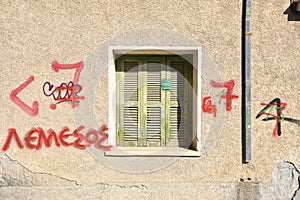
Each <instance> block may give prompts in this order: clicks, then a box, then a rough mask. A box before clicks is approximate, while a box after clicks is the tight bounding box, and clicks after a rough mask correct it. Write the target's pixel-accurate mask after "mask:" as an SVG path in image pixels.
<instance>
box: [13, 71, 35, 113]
mask: <svg viewBox="0 0 300 200" xmlns="http://www.w3.org/2000/svg"><path fill="white" fill-rule="evenodd" d="M32 81H34V77H33V76H30V77H29V78H28V79H27V80H26V81H25V82H24V83H22V84H21V85H20V86H19V87H17V88H16V89H14V90H13V91H12V92H11V93H10V99H11V100H12V101H13V102H14V103H15V104H17V106H19V107H20V108H21V109H22V110H24V111H25V112H26V113H27V114H29V115H31V116H36V115H38V113H39V108H38V105H39V104H38V102H37V101H34V102H33V103H32V106H31V107H29V106H28V105H27V104H25V103H24V102H23V101H22V100H21V99H20V98H19V97H17V95H18V94H19V93H20V92H21V91H22V90H23V89H24V88H26V87H27V86H28V85H29V84H30V83H31V82H32Z"/></svg>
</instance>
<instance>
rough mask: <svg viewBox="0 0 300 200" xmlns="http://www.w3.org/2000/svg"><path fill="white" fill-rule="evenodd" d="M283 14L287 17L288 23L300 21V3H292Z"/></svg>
mask: <svg viewBox="0 0 300 200" xmlns="http://www.w3.org/2000/svg"><path fill="white" fill-rule="evenodd" d="M283 14H286V15H288V21H300V1H299V0H298V1H292V2H291V5H290V6H289V7H288V9H286V11H284V13H283Z"/></svg>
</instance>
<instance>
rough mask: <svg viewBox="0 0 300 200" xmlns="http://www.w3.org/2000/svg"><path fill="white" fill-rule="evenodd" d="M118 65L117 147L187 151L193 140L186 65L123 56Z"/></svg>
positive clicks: (177, 59) (156, 58)
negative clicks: (149, 147) (185, 149)
mask: <svg viewBox="0 0 300 200" xmlns="http://www.w3.org/2000/svg"><path fill="white" fill-rule="evenodd" d="M165 64H167V65H168V66H169V67H166V65H165ZM118 65H120V66H121V68H120V69H118V70H119V71H118V72H120V74H119V73H117V80H123V82H122V81H121V84H119V87H118V89H117V93H118V94H117V99H118V100H119V103H118V107H117V111H118V114H119V115H120V116H117V122H118V124H119V127H118V129H117V130H118V137H119V139H118V140H117V141H119V142H118V145H120V146H165V145H167V146H184V147H186V141H191V138H190V137H189V136H192V133H191V131H192V128H191V126H192V115H191V114H192V107H191V105H192V103H191V102H190V101H191V100H192V99H191V97H192V96H191V94H192V91H189V90H190V89H187V88H189V87H187V86H188V85H187V84H189V82H190V83H192V77H193V76H192V67H191V66H190V65H189V64H188V62H186V61H185V60H183V59H182V58H180V57H178V56H137V57H134V56H124V57H123V59H121V61H120V62H118ZM121 71H123V74H122V72H121ZM120 77H123V79H122V78H120ZM184 77H185V78H187V79H188V81H185V80H184ZM162 83H164V86H163V87H162V85H161V84H162ZM169 83H170V90H169V89H168V88H169V87H168V84H169ZM122 99H123V100H122ZM187 119H188V120H187ZM188 124H190V125H188ZM120 130H121V131H120ZM122 130H123V131H122ZM187 135H189V136H187Z"/></svg>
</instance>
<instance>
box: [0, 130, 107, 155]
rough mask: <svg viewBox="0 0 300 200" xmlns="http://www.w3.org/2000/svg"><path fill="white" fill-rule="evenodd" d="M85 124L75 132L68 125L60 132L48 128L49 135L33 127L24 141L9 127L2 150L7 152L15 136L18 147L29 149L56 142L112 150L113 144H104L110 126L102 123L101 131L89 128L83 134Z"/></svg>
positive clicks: (78, 146)
mask: <svg viewBox="0 0 300 200" xmlns="http://www.w3.org/2000/svg"><path fill="white" fill-rule="evenodd" d="M84 128H85V127H84V126H80V127H78V128H77V129H75V130H74V131H73V132H71V131H70V129H69V128H68V127H63V128H62V129H61V131H60V132H59V134H57V133H56V132H55V131H54V130H53V129H51V128H50V129H48V131H47V135H46V133H45V131H44V130H43V129H42V128H41V127H37V128H35V127H34V128H31V129H30V130H29V131H28V133H27V134H26V135H25V137H24V138H23V143H22V141H21V139H20V137H19V135H18V133H17V131H16V129H14V128H10V129H8V136H7V138H6V140H5V143H4V145H3V147H2V151H3V152H5V151H6V150H7V149H9V147H10V144H11V142H12V140H13V138H14V140H15V143H16V144H17V147H18V148H23V147H24V146H26V147H27V148H28V149H35V150H40V149H41V148H42V146H43V145H44V146H45V147H46V148H49V147H51V145H52V143H53V142H54V144H55V146H57V147H60V146H65V147H69V146H73V147H74V148H77V149H86V148H87V147H90V146H91V145H94V146H95V147H96V148H98V149H100V150H103V151H110V150H111V149H112V145H104V144H103V143H104V142H105V141H107V139H108V137H109V135H108V134H107V131H108V128H107V126H106V125H102V126H101V127H100V129H99V131H97V130H95V129H92V128H91V129H89V130H88V132H87V134H85V135H84V134H82V133H81V131H82V130H83V129H84Z"/></svg>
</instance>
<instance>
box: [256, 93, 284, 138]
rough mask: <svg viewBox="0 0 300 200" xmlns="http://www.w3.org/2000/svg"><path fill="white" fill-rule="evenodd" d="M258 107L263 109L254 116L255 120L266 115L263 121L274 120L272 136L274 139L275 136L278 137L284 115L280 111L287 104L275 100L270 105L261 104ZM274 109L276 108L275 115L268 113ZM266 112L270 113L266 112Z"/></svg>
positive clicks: (277, 99)
mask: <svg viewBox="0 0 300 200" xmlns="http://www.w3.org/2000/svg"><path fill="white" fill-rule="evenodd" d="M260 105H262V106H265V107H264V108H263V109H262V110H261V111H260V112H259V113H258V114H257V115H256V119H257V118H259V117H260V116H262V115H267V117H266V118H264V119H263V121H268V120H272V119H275V120H276V124H275V127H274V129H273V133H272V135H273V136H274V137H276V135H278V136H280V135H281V120H284V115H283V113H282V111H283V110H284V109H285V108H286V106H287V104H286V103H284V102H281V100H280V99H279V98H275V99H273V100H272V101H271V102H270V103H261V104H260ZM275 107H276V115H275V114H271V113H270V112H272V110H273V109H274V108H275ZM268 110H269V111H270V112H266V111H268ZM270 116H272V117H270ZM282 116H283V117H282Z"/></svg>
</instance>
